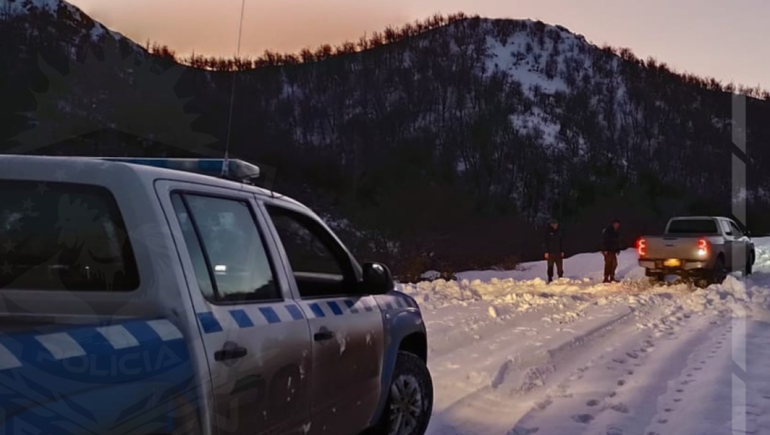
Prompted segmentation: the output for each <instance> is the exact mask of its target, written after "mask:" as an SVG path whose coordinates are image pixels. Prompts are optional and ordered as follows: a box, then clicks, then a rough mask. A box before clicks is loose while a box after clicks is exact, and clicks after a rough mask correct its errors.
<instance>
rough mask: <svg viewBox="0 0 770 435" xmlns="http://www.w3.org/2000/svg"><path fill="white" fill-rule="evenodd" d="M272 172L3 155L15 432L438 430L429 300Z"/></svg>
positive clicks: (4, 422) (1, 277)
mask: <svg viewBox="0 0 770 435" xmlns="http://www.w3.org/2000/svg"><path fill="white" fill-rule="evenodd" d="M258 169H259V168H258V167H256V166H253V165H249V164H247V163H245V162H242V161H238V160H209V159H203V160H194V159H189V160H185V159H181V160H176V159H169V160H155V159H97V158H58V157H23V156H2V157H0V410H1V411H2V412H0V434H17V433H30V434H32V433H34V434H76V435H85V434H99V435H105V434H120V435H128V434H131V435H149V434H153V435H160V434H165V435H170V434H302V435H306V434H311V435H312V434H330V435H346V434H351V435H352V434H358V433H362V432H366V433H373V434H394V435H411V434H416V435H421V434H423V433H424V432H425V430H426V427H427V425H428V422H429V419H430V416H431V412H432V407H433V387H432V381H431V377H430V374H429V372H428V369H427V365H426V359H427V341H426V331H425V325H424V323H423V319H422V316H421V313H420V310H419V307H418V306H417V303H416V302H415V301H414V300H413V299H412V298H410V297H409V296H407V295H405V294H402V293H399V292H397V291H395V285H394V282H393V279H392V278H391V275H390V272H389V271H388V269H387V268H386V267H385V266H383V265H381V264H375V263H368V264H363V265H359V263H358V262H356V260H355V259H354V258H353V257H352V255H351V254H350V253H349V252H348V250H347V249H346V248H345V247H344V246H343V244H342V243H340V241H339V239H338V238H337V237H336V236H335V235H334V234H333V233H332V232H331V231H330V230H329V228H328V227H327V226H326V225H325V224H324V223H323V221H322V220H321V219H319V217H318V216H317V215H316V214H314V213H313V212H312V211H311V210H309V209H308V208H307V207H305V206H303V205H302V204H300V203H298V202H296V201H294V200H291V199H289V198H287V197H285V196H280V195H278V194H276V193H274V192H271V191H268V190H263V189H261V188H258V187H255V186H254V185H252V184H251V183H250V181H252V180H253V179H254V177H256V176H258V173H259V170H258Z"/></svg>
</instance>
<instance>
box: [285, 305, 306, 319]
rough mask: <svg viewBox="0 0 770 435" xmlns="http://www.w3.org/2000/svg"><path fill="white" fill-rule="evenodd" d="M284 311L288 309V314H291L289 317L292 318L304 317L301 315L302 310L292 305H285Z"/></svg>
mask: <svg viewBox="0 0 770 435" xmlns="http://www.w3.org/2000/svg"><path fill="white" fill-rule="evenodd" d="M286 311H288V312H289V314H291V317H292V319H294V320H302V319H304V317H303V316H302V311H300V309H299V308H297V307H295V306H294V305H286Z"/></svg>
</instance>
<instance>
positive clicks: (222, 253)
mask: <svg viewBox="0 0 770 435" xmlns="http://www.w3.org/2000/svg"><path fill="white" fill-rule="evenodd" d="M172 201H173V204H174V209H175V212H176V214H177V218H178V219H179V224H180V226H181V227H182V232H183V233H184V237H185V242H186V244H187V246H188V251H189V255H190V259H191V260H192V263H193V267H194V268H195V275H196V278H197V280H198V286H199V287H200V289H201V292H202V293H203V295H204V296H205V297H207V298H208V299H209V300H211V301H212V302H217V301H269V300H278V299H281V294H280V290H279V289H278V286H277V284H276V282H275V278H274V277H275V275H274V273H273V268H272V265H271V263H270V260H269V258H268V254H267V249H266V248H265V245H264V240H263V238H262V236H261V234H260V232H259V229H258V228H257V225H256V222H255V220H254V216H253V214H252V213H251V208H250V206H249V204H248V203H247V202H244V201H239V200H235V199H223V198H216V197H209V196H201V195H192V194H174V196H173V198H172Z"/></svg>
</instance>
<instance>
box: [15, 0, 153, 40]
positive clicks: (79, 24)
mask: <svg viewBox="0 0 770 435" xmlns="http://www.w3.org/2000/svg"><path fill="white" fill-rule="evenodd" d="M41 15H48V16H50V17H54V18H55V19H56V20H57V21H59V22H60V24H63V25H66V26H68V28H69V29H71V30H73V31H72V32H68V36H72V37H73V40H71V41H63V42H65V43H71V44H73V45H74V43H75V41H77V40H78V39H81V38H86V37H87V38H88V39H90V40H91V41H92V42H96V43H99V42H104V38H105V37H107V36H109V37H111V38H112V39H113V40H115V41H122V42H125V43H131V44H132V45H135V47H136V48H137V49H139V46H138V45H137V44H133V42H131V41H130V40H129V39H128V38H126V37H125V36H123V35H122V34H120V33H118V32H114V31H112V30H110V29H108V28H106V27H105V26H104V25H103V24H101V23H99V22H97V21H95V20H93V19H92V18H91V17H89V16H88V15H87V14H85V13H84V12H83V11H81V10H80V9H79V8H78V7H76V6H74V5H72V4H70V3H68V2H66V1H63V0H0V21H3V20H8V21H10V20H12V19H19V18H20V17H29V18H30V19H31V24H33V23H34V22H35V20H37V19H39V18H40V17H41ZM33 25H34V24H33ZM29 30H32V29H29ZM62 36H64V35H62Z"/></svg>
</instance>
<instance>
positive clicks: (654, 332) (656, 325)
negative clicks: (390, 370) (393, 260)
mask: <svg viewBox="0 0 770 435" xmlns="http://www.w3.org/2000/svg"><path fill="white" fill-rule="evenodd" d="M756 243H757V246H758V259H757V265H756V269H755V274H754V275H752V276H750V277H748V279H744V278H742V277H741V276H740V274H738V275H736V276H730V277H728V279H727V280H726V281H725V282H724V283H723V284H722V285H719V286H711V287H710V288H708V289H704V290H696V289H694V288H692V287H690V286H688V285H685V284H676V283H670V284H669V285H658V286H650V284H648V283H647V281H646V279H645V278H644V271H643V270H642V269H640V268H638V267H637V265H636V255H635V252H634V251H627V252H623V253H622V254H621V256H620V261H619V268H618V277H619V278H622V280H623V281H622V282H621V283H616V284H601V283H599V281H601V278H602V258H601V255H599V254H583V255H578V256H575V257H573V258H569V259H567V260H566V261H565V275H566V276H565V279H563V280H561V281H558V282H555V283H552V284H551V285H546V284H545V282H544V281H543V279H542V278H543V277H544V276H545V265H544V264H543V263H530V264H525V265H523V267H522V268H521V270H517V271H512V272H496V271H495V272H466V273H462V274H460V275H459V279H460V281H459V282H454V281H452V282H446V281H443V280H438V281H433V282H425V283H420V284H418V285H407V286H404V291H405V292H407V293H409V294H411V295H413V296H414V297H415V298H416V299H417V300H418V301H419V302H420V305H421V307H422V309H423V311H424V316H425V319H426V322H427V326H428V334H429V341H430V343H429V346H430V355H429V365H430V369H431V372H432V374H433V379H434V384H435V393H436V394H435V409H434V416H433V420H432V422H431V425H430V427H429V430H428V434H429V435H486V434H490V435H492V434H495V435H497V434H499V435H520V434H534V433H537V434H538V435H540V434H546V435H550V434H558V435H565V434H568V435H570V434H602V435H604V434H610V435H621V434H622V435H632V434H639V435H664V434H675V435H696V434H697V435H703V434H707V435H711V434H715V435H716V434H738V433H740V434H744V433H755V434H762V433H770V363H768V361H770V314H768V311H767V310H768V308H770V239H759V240H756Z"/></svg>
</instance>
